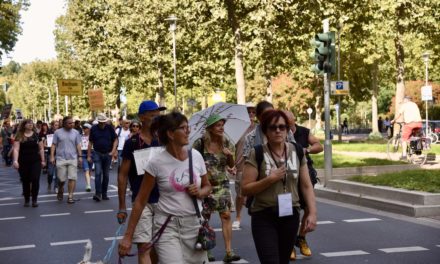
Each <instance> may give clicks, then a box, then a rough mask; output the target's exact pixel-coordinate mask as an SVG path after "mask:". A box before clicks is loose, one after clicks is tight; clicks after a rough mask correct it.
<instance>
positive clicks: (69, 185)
mask: <svg viewBox="0 0 440 264" xmlns="http://www.w3.org/2000/svg"><path fill="white" fill-rule="evenodd" d="M75 186H76V181H75V180H69V182H68V183H67V190H68V192H69V198H72V197H73V192H74V191H75Z"/></svg>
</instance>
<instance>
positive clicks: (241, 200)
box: [235, 195, 246, 222]
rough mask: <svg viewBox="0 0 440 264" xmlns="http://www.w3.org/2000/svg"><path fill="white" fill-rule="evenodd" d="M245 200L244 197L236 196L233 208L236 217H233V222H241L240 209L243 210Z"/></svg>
mask: <svg viewBox="0 0 440 264" xmlns="http://www.w3.org/2000/svg"><path fill="white" fill-rule="evenodd" d="M245 199H246V197H245V196H238V195H237V197H236V198H235V208H236V210H237V215H236V217H235V220H236V221H238V222H241V209H242V208H243V204H244V202H245Z"/></svg>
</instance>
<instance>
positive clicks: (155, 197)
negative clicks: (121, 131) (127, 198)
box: [122, 134, 160, 203]
mask: <svg viewBox="0 0 440 264" xmlns="http://www.w3.org/2000/svg"><path fill="white" fill-rule="evenodd" d="M157 146H160V144H159V141H158V140H157V139H153V140H152V141H151V145H148V144H147V143H146V142H144V141H143V140H142V138H141V137H140V135H139V134H136V135H133V136H132V137H131V138H129V139H127V140H126V141H125V144H124V148H123V149H122V158H123V159H129V160H130V161H131V165H130V170H129V171H128V181H129V182H130V190H131V192H132V196H131V201H132V202H134V200H135V199H136V196H137V194H138V192H139V188H140V187H141V183H142V179H143V178H144V177H143V175H138V174H137V170H136V163H135V160H134V155H133V152H134V151H135V150H139V149H145V148H149V147H157ZM158 201H159V188H158V187H157V184H156V185H155V186H154V188H153V190H152V191H151V194H150V198H149V199H148V202H149V203H157V202H158Z"/></svg>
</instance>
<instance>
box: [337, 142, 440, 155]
mask: <svg viewBox="0 0 440 264" xmlns="http://www.w3.org/2000/svg"><path fill="white" fill-rule="evenodd" d="M332 149H333V150H334V151H351V152H382V153H386V152H387V144H386V143H374V142H365V143H338V142H334V141H333V142H332ZM428 152H429V153H435V154H437V155H440V144H435V145H431V149H430V150H429V151H428Z"/></svg>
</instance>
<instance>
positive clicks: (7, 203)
mask: <svg viewBox="0 0 440 264" xmlns="http://www.w3.org/2000/svg"><path fill="white" fill-rule="evenodd" d="M17 204H20V203H6V204H0V206H5V205H17Z"/></svg>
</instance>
